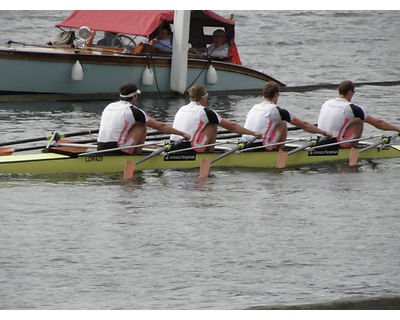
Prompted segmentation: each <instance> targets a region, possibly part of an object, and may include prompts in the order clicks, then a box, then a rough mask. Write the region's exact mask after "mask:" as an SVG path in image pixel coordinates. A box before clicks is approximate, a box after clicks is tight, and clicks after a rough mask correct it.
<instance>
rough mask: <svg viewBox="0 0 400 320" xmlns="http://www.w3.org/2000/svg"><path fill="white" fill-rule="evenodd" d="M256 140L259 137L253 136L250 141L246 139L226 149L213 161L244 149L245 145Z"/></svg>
mask: <svg viewBox="0 0 400 320" xmlns="http://www.w3.org/2000/svg"><path fill="white" fill-rule="evenodd" d="M255 140H257V137H253V138H251V139H250V140H249V141H246V142H240V143H239V144H238V145H237V146H236V147H233V148H231V149H229V150H227V151H225V152H224V153H223V154H221V155H219V156H218V157H216V158H214V159H212V160H211V163H214V162H216V161H218V160H219V159H222V158H225V157H226V156H229V155H230V154H232V153H234V152H235V151H238V150H241V149H244V147H245V146H246V145H249V144H251V143H253V142H254V141H255Z"/></svg>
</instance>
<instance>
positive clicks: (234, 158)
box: [0, 145, 400, 174]
mask: <svg viewBox="0 0 400 320" xmlns="http://www.w3.org/2000/svg"><path fill="white" fill-rule="evenodd" d="M218 155H219V154H218V152H215V153H206V154H172V153H171V154H160V155H157V156H155V157H153V158H151V159H149V160H148V161H145V162H143V163H141V164H139V165H138V166H137V169H136V170H137V171H140V170H152V169H191V168H199V167H200V162H201V160H202V159H207V160H209V161H212V160H213V159H214V158H215V157H217V156H218ZM145 156H146V154H143V155H98V154H94V155H86V156H76V154H75V156H69V155H64V154H57V153H52V152H50V153H40V154H24V155H11V156H3V157H0V173H15V174H58V173H107V172H110V173H112V172H123V170H124V164H125V161H127V160H129V161H134V162H139V161H140V159H142V158H143V157H145ZM349 156H350V149H336V150H323V149H315V150H302V151H299V152H297V153H295V154H293V155H292V156H291V157H288V159H287V163H286V167H290V166H298V165H304V164H318V163H325V162H334V161H345V162H348V160H349ZM385 158H400V145H387V146H385V147H381V148H379V147H375V148H371V149H369V150H367V151H365V152H363V153H361V154H360V159H385ZM277 159H278V152H277V151H265V152H251V151H248V152H240V153H232V154H230V155H228V156H226V157H224V158H222V159H220V160H219V161H218V162H216V164H215V166H216V167H245V168H260V169H262V168H265V169H267V168H276V165H277Z"/></svg>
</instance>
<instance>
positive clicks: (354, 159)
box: [349, 133, 400, 166]
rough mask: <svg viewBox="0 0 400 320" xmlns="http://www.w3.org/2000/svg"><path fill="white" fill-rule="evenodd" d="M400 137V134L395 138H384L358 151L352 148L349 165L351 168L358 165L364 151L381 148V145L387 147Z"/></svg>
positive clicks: (395, 135)
mask: <svg viewBox="0 0 400 320" xmlns="http://www.w3.org/2000/svg"><path fill="white" fill-rule="evenodd" d="M399 135H400V133H397V134H394V135H393V136H390V137H385V136H382V139H381V140H380V141H377V142H375V143H373V144H370V145H369V146H366V147H364V148H362V149H360V150H358V149H357V148H354V147H352V148H351V149H350V156H349V165H350V166H354V165H356V164H357V162H358V157H359V155H360V153H362V152H364V151H367V150H369V149H372V148H375V147H377V146H380V145H387V144H389V143H390V142H391V141H392V139H394V138H397V137H398V136H399Z"/></svg>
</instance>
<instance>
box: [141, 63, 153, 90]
mask: <svg viewBox="0 0 400 320" xmlns="http://www.w3.org/2000/svg"><path fill="white" fill-rule="evenodd" d="M153 80H154V74H153V70H151V68H150V67H149V66H147V67H146V68H145V69H144V71H143V74H142V83H143V84H144V85H145V86H151V85H152V84H153Z"/></svg>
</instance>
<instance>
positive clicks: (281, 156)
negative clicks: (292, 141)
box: [276, 139, 318, 169]
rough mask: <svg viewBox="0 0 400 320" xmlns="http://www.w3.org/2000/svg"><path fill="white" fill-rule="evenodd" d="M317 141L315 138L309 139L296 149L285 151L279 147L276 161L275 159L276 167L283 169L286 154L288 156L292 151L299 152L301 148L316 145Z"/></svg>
mask: <svg viewBox="0 0 400 320" xmlns="http://www.w3.org/2000/svg"><path fill="white" fill-rule="evenodd" d="M317 143H318V140H317V139H311V140H310V142H309V143H307V144H305V145H304V146H300V147H297V148H296V149H293V150H292V151H289V152H285V151H283V150H281V149H279V151H278V161H277V165H276V167H277V168H278V169H283V168H284V167H285V166H286V159H287V157H288V156H290V155H291V154H293V153H296V152H299V151H301V150H304V149H306V148H309V147H313V146H316V145H317Z"/></svg>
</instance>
